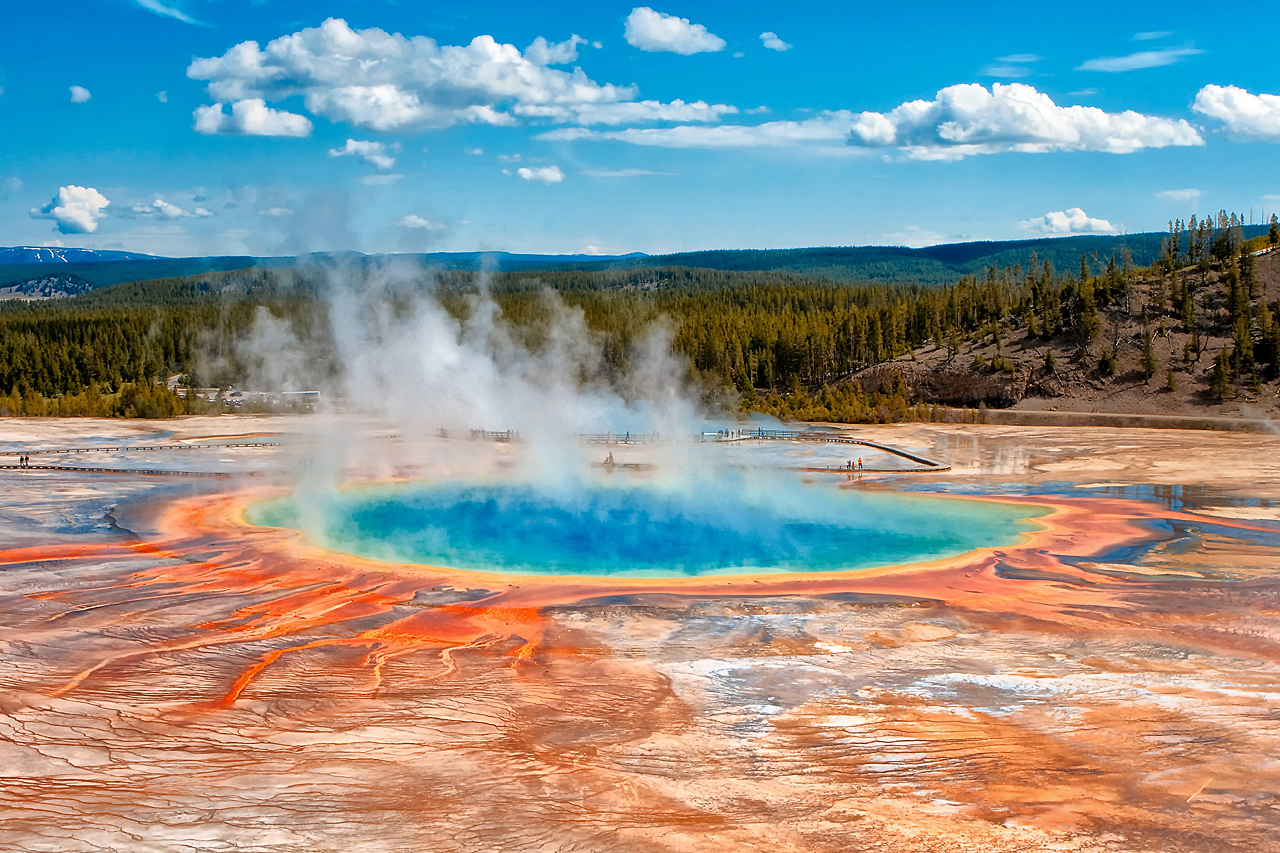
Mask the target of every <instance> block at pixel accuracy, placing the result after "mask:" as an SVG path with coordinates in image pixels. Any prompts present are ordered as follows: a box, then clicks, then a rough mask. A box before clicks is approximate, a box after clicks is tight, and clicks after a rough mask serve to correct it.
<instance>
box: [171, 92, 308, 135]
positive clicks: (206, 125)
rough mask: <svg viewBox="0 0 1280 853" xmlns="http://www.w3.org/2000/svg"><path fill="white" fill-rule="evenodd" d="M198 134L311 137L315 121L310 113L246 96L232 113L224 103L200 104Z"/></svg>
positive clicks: (197, 119) (196, 122)
mask: <svg viewBox="0 0 1280 853" xmlns="http://www.w3.org/2000/svg"><path fill="white" fill-rule="evenodd" d="M193 116H194V117H195V130H196V132H197V133H225V134H241V135H244V136H310V135H311V120H310V119H308V118H307V117H306V116H300V115H297V114H295V113H290V112H285V111H284V110H276V109H272V108H271V107H269V106H267V105H266V102H264V101H263V100H262V99H261V98H245V99H243V100H240V101H236V102H234V103H233V104H232V105H231V114H230V115H228V114H227V113H225V112H223V111H222V104H221V103H217V104H212V105H210V106H206V107H196V109H195V112H194V113H193Z"/></svg>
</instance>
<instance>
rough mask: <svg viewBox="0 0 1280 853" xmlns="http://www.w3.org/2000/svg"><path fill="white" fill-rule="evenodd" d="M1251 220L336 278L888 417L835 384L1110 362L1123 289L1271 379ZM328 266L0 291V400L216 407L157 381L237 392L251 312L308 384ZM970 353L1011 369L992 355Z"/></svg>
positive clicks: (771, 409) (156, 411) (799, 413)
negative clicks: (1047, 354) (1053, 244)
mask: <svg viewBox="0 0 1280 853" xmlns="http://www.w3.org/2000/svg"><path fill="white" fill-rule="evenodd" d="M1254 230H1257V229H1254ZM1249 234H1250V232H1249V230H1248V229H1247V228H1246V227H1245V226H1243V225H1242V223H1241V221H1240V218H1239V217H1238V216H1235V215H1228V214H1226V213H1225V212H1224V213H1221V214H1219V215H1218V216H1215V217H1211V218H1208V219H1206V220H1201V221H1197V220H1196V218H1195V217H1193V218H1192V219H1191V220H1189V221H1188V222H1185V223H1184V222H1182V221H1178V222H1173V223H1170V229H1169V232H1168V233H1167V234H1165V235H1163V236H1162V239H1161V247H1160V250H1159V252H1158V254H1157V256H1156V257H1155V259H1154V260H1153V261H1152V262H1151V264H1150V265H1149V266H1148V267H1141V266H1138V265H1137V264H1136V263H1134V262H1133V260H1132V258H1131V256H1130V255H1129V254H1128V253H1126V252H1123V251H1121V252H1118V253H1116V254H1103V253H1102V252H1100V251H1094V252H1080V253H1078V254H1076V255H1075V258H1074V263H1072V264H1070V265H1067V266H1065V268H1064V265H1060V264H1059V263H1057V262H1055V260H1054V257H1055V256H1049V257H1044V256H1041V255H1039V253H1038V252H1035V251H1034V250H1033V251H1032V252H1030V253H1028V255H1027V258H1026V262H1025V263H1023V262H1020V261H1019V262H1015V263H1012V264H1009V265H1005V266H997V265H991V266H987V267H984V268H982V269H980V270H979V271H977V272H974V273H969V274H966V275H964V276H962V277H961V278H960V280H959V281H957V282H955V283H953V284H947V285H941V286H937V285H929V284H928V283H920V282H917V283H862V284H845V283H840V282H836V281H833V280H831V279H830V278H826V277H823V276H820V275H815V274H809V273H801V272H792V271H785V270H782V271H757V270H731V269H713V268H707V267H690V266H676V265H658V266H649V265H645V266H635V265H625V266H623V265H618V264H613V265H611V266H609V267H606V268H603V269H557V270H537V271H531V270H527V271H512V272H496V273H486V274H482V273H478V272H476V271H474V270H459V269H452V270H451V269H440V270H435V271H430V272H428V271H424V270H423V269H422V268H421V267H420V266H416V265H408V266H406V265H405V264H403V263H402V262H401V261H400V260H397V259H390V260H381V261H378V260H376V259H368V258H365V259H363V260H361V261H360V262H359V263H358V264H355V265H351V266H348V267H343V268H342V274H344V275H354V276H369V277H378V278H380V279H390V280H392V281H394V282H395V286H394V287H392V288H391V289H390V290H389V291H388V298H389V299H390V300H391V302H392V303H393V304H399V305H400V306H401V307H402V308H407V307H408V306H409V305H411V304H412V301H413V300H414V299H417V298H420V297H421V296H422V295H424V294H426V293H428V292H429V293H432V294H434V295H435V297H436V298H438V299H439V300H440V301H441V303H442V304H443V305H444V306H445V307H446V309H447V310H448V311H449V312H450V313H451V314H453V315H454V316H455V317H458V318H463V317H465V316H466V315H467V314H468V312H469V311H470V310H471V307H472V305H473V304H474V302H473V301H472V299H471V297H472V296H473V295H474V294H476V293H477V292H479V291H480V289H481V288H482V287H483V288H484V289H485V291H486V292H487V293H488V294H490V295H491V297H492V298H493V300H494V301H495V302H496V303H497V305H498V306H499V307H500V309H501V310H502V312H503V315H504V316H505V318H506V319H507V320H508V321H509V322H510V323H512V324H513V326H514V327H515V328H516V329H517V330H518V331H519V334H520V335H521V336H522V337H523V338H524V341H525V343H526V344H527V345H529V346H532V347H536V346H538V345H539V341H540V340H541V339H542V336H543V335H545V333H546V331H547V327H548V324H549V323H550V322H551V318H552V315H553V313H554V312H553V310H552V305H551V303H550V301H549V300H548V298H547V292H548V291H551V292H553V293H555V294H556V295H557V296H558V298H559V299H560V300H561V301H562V302H563V303H564V304H566V305H568V306H570V307H573V308H577V309H580V310H581V311H582V312H583V316H584V318H585V322H586V324H587V326H588V327H589V328H590V329H591V330H592V332H593V334H594V335H595V336H596V337H597V339H598V342H599V344H600V352H601V354H602V355H601V363H600V364H599V365H598V367H597V368H596V369H595V371H594V372H593V377H592V378H595V379H598V380H600V381H610V380H611V379H616V378H617V377H619V376H622V375H624V374H625V373H626V372H627V371H628V370H630V359H631V357H632V354H633V352H634V351H635V349H636V346H637V345H638V343H639V342H638V340H637V336H638V335H639V334H641V333H642V330H643V329H645V328H646V327H647V326H649V325H650V324H651V323H652V322H654V321H657V320H659V319H662V318H666V319H667V320H668V321H669V322H670V323H671V325H672V326H673V328H674V339H673V347H674V349H675V350H676V351H677V352H678V353H680V354H682V355H684V356H685V357H687V359H688V362H689V372H690V376H691V378H692V379H693V380H695V381H696V382H697V383H699V385H700V386H701V387H702V388H703V389H705V391H706V394H707V396H708V397H709V398H715V399H720V400H729V399H732V400H735V401H736V403H737V405H740V406H741V407H742V408H743V409H745V410H756V411H763V412H768V413H771V414H775V415H779V416H783V417H798V418H803V419H814V420H843V421H867V420H893V419H904V418H912V417H923V416H928V414H927V407H921V406H920V405H917V404H918V403H919V401H917V400H911V399H909V398H908V397H909V395H908V392H907V390H906V389H905V388H904V387H903V385H902V383H901V381H900V380H899V381H895V382H893V383H888V384H886V385H885V386H884V387H881V388H879V389H878V390H877V389H871V390H869V391H868V390H864V389H863V388H862V387H861V386H860V385H859V384H857V383H850V382H847V381H846V380H848V379H849V377H851V376H853V375H854V374H855V373H857V372H858V371H861V370H863V369H864V368H867V367H870V366H873V365H877V364H880V363H882V362H886V361H889V360H892V359H895V358H900V357H903V356H909V355H910V354H912V353H914V352H915V351H917V350H920V349H921V348H922V347H926V346H928V345H932V346H934V347H936V348H939V349H943V348H945V349H946V350H947V351H948V352H950V353H951V354H952V356H953V357H954V355H955V353H957V352H958V351H959V350H960V346H961V343H962V342H970V343H975V342H982V341H985V340H986V339H988V338H990V339H992V340H993V341H995V342H996V346H997V350H999V346H1000V342H1001V341H1002V340H1005V339H1006V338H1009V339H1011V338H1012V337H1015V336H1016V337H1020V338H1021V339H1022V340H1023V341H1024V342H1025V341H1032V342H1057V343H1058V344H1059V345H1064V346H1066V347H1067V348H1068V351H1069V352H1071V353H1072V357H1073V358H1076V359H1078V360H1080V361H1081V362H1082V363H1083V362H1085V361H1088V360H1090V359H1097V358H1099V355H1101V357H1102V359H1103V362H1102V363H1105V358H1106V357H1107V356H1108V355H1110V356H1111V357H1112V359H1113V362H1114V356H1115V351H1116V349H1117V348H1118V346H1119V339H1118V338H1117V341H1116V343H1115V344H1114V345H1112V347H1111V349H1110V350H1108V349H1107V348H1106V344H1107V342H1105V341H1100V340H1099V329H1100V321H1099V316H1100V314H1102V313H1104V312H1107V311H1116V310H1119V307H1120V306H1121V305H1122V304H1123V306H1124V310H1126V311H1128V312H1130V314H1131V315H1132V313H1133V312H1134V310H1135V308H1134V305H1133V302H1134V299H1135V297H1136V298H1137V300H1138V302H1139V303H1140V304H1139V306H1138V309H1137V310H1139V311H1140V313H1141V322H1142V329H1143V335H1144V340H1145V346H1146V347H1147V349H1150V348H1151V335H1152V333H1153V331H1154V329H1155V327H1156V326H1157V324H1159V325H1160V327H1161V328H1163V327H1164V325H1165V324H1168V325H1169V326H1179V327H1181V328H1183V329H1185V330H1186V332H1187V333H1188V334H1191V333H1194V334H1195V335H1196V336H1197V337H1196V338H1195V340H1197V341H1200V340H1202V338H1201V337H1199V336H1201V335H1203V339H1211V338H1213V337H1214V336H1218V337H1221V338H1222V339H1223V340H1224V341H1226V342H1227V343H1228V344H1230V351H1229V352H1228V351H1227V349H1226V344H1224V349H1223V353H1222V355H1221V358H1220V359H1218V361H1221V362H1222V364H1218V363H1217V361H1215V365H1214V371H1215V382H1216V381H1218V380H1217V372H1219V369H1221V371H1222V372H1224V373H1225V374H1226V376H1227V380H1225V381H1245V380H1246V378H1248V377H1251V376H1252V377H1255V379H1256V377H1258V376H1260V375H1266V376H1269V377H1270V376H1275V375H1276V373H1277V370H1278V368H1280V344H1278V341H1280V331H1277V330H1280V323H1276V322H1274V319H1273V318H1274V316H1275V311H1277V310H1280V305H1270V304H1268V303H1267V302H1266V300H1265V298H1260V296H1259V292H1258V287H1257V277H1256V275H1255V273H1254V263H1255V259H1254V255H1253V253H1254V252H1257V251H1260V250H1262V249H1264V248H1266V247H1268V246H1276V245H1277V244H1280V227H1278V226H1277V224H1276V223H1275V221H1274V217H1273V223H1272V225H1271V226H1270V228H1269V229H1266V230H1264V232H1263V233H1262V234H1259V235H1256V236H1252V237H1250V236H1249ZM1058 242H1066V241H1058ZM1083 245H1090V244H1083ZM972 251H978V250H976V249H975V250H972ZM957 257H958V256H957ZM980 257H981V256H980ZM646 260H652V259H646ZM338 263H339V262H338V261H328V262H326V263H324V264H321V265H312V266H307V265H291V266H284V267H274V268H271V267H252V268H247V269H238V270H230V271H215V272H206V273H202V274H199V275H195V276H183V277H173V278H159V279H154V280H148V281H136V282H127V283H122V284H117V285H114V286H110V287H105V288H98V289H94V290H92V291H90V292H88V293H84V294H82V295H80V296H76V297H73V298H69V299H62V300H49V301H42V302H16V301H7V302H0V413H7V414H28V415H40V414H48V415H123V416H141V417H163V416H170V415H173V414H178V413H182V412H192V411H201V410H215V411H220V410H222V408H221V407H222V405H223V403H222V402H221V401H219V400H213V401H203V402H202V401H201V400H200V399H198V398H197V396H196V394H194V393H186V394H185V395H182V396H180V395H179V394H176V393H174V391H173V390H171V389H170V388H169V387H167V386H166V384H165V382H166V380H167V379H168V378H169V377H171V376H174V375H178V376H180V377H181V380H180V382H181V384H182V386H184V388H185V389H194V388H211V387H212V388H223V389H226V388H233V387H234V388H244V387H245V385H246V383H248V382H251V381H252V380H253V378H254V376H255V368H256V366H255V364H254V363H253V357H252V356H250V355H248V354H246V351H245V348H244V347H243V346H242V343H243V342H244V341H245V340H247V339H248V337H249V336H250V335H251V333H252V331H253V329H254V326H255V323H258V322H260V319H261V317H262V316H264V312H265V313H266V314H269V315H270V316H271V317H273V318H275V319H276V320H277V321H280V322H283V323H285V324H287V325H288V326H289V327H290V328H291V329H292V330H293V333H294V335H295V336H296V338H297V339H298V341H299V345H300V346H301V347H302V348H304V349H305V351H306V352H307V354H308V356H309V358H308V362H309V363H310V364H311V365H312V370H313V373H312V375H310V376H308V377H305V381H308V382H315V383H316V384H317V385H321V386H323V385H324V384H325V383H326V381H327V380H328V379H330V378H332V377H333V376H334V375H336V374H337V373H339V372H340V371H341V370H342V365H341V364H337V363H335V362H334V347H333V345H332V340H331V337H330V335H331V331H330V324H329V320H330V318H329V311H330V302H329V301H328V299H327V296H328V295H329V294H328V290H329V288H330V285H329V284H328V282H329V281H331V280H332V275H333V273H334V268H335V266H336V265H337V264H338ZM1157 282H1158V285H1157ZM1149 328H1150V330H1151V331H1148V329H1149ZM1201 351H1203V349H1202V350H1201ZM1199 354H1200V353H1197V359H1198V357H1199ZM1189 364H1190V362H1189V361H1188V365H1189ZM982 367H983V369H986V370H992V371H1001V370H1007V369H1010V368H1009V365H1008V364H1005V363H1003V362H993V363H990V364H984V365H982ZM1046 369H1052V367H1051V365H1047V366H1046ZM1188 369H1190V367H1188ZM1170 370H1171V371H1172V367H1171V368H1170ZM1215 387H1216V386H1215ZM261 390H279V389H261ZM202 407H203V408H202Z"/></svg>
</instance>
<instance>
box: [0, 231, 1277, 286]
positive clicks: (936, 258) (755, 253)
mask: <svg viewBox="0 0 1280 853" xmlns="http://www.w3.org/2000/svg"><path fill="white" fill-rule="evenodd" d="M1264 233H1266V226H1263V225H1250V226H1245V228H1244V235H1245V236H1246V237H1253V236H1256V235H1258V234H1264ZM1167 236H1168V235H1167V234H1166V233H1165V232H1162V231H1152V232H1146V233H1140V234H1128V235H1123V236H1120V235H1105V234H1078V235H1074V236H1069V237H1038V238H1033V239H1029V240H1004V241H973V242H967V243H945V244H942V245H938V246H926V247H924V248H919V249H912V248H908V247H906V246H843V247H842V246H827V247H813V248H803V249H716V250H709V251H698V252H678V253H674V254H667V255H646V254H643V253H641V252H632V253H630V254H626V255H538V254H513V253H510V252H433V253H423V254H404V255H365V254H362V253H360V252H315V253H312V254H309V255H301V256H298V257H252V256H247V255H224V256H210V257H199V258H163V257H157V256H154V255H143V254H139V253H136V252H119V251H96V250H91V249H62V248H59V249H46V248H32V247H21V246H19V247H14V248H8V249H6V248H0V290H5V289H9V290H10V291H14V292H18V291H21V292H30V291H31V288H32V287H34V286H35V283H36V282H41V281H44V280H46V279H47V277H48V275H49V274H50V264H57V265H58V271H59V273H60V274H65V275H67V276H72V277H74V288H75V289H76V290H77V291H78V290H80V289H81V288H84V289H93V288H99V287H107V286H109V285H113V284H120V283H122V282H126V281H141V280H146V279H156V278H181V277H185V276H189V275H196V274H199V273H204V272H223V271H227V270H236V269H245V268H247V267H290V266H306V265H317V266H330V265H339V264H343V263H357V264H361V265H366V264H397V263H417V264H420V265H421V266H422V267H423V268H428V269H429V268H433V267H434V268H443V269H487V270H492V271H494V272H531V271H537V270H547V271H565V270H582V271H591V270H601V269H617V268H623V269H627V268H638V267H668V266H671V267H692V268H703V269H716V270H725V271H732V272H746V271H758V272H785V273H792V274H797V275H810V276H814V277H817V278H824V279H827V280H829V281H835V282H841V283H853V282H858V283H870V284H921V285H926V286H930V285H941V284H949V283H951V282H954V281H957V280H959V279H960V278H961V277H963V276H965V275H975V274H981V273H982V272H983V270H985V269H987V268H989V267H993V266H994V267H997V268H1004V267H1012V266H1015V265H1018V264H1021V265H1022V266H1023V267H1026V266H1027V264H1028V263H1029V261H1030V259H1031V256H1032V253H1034V254H1035V256H1036V258H1037V259H1038V261H1039V262H1043V261H1045V260H1048V261H1050V262H1051V263H1052V264H1053V266H1054V268H1055V269H1057V270H1060V271H1064V272H1070V271H1074V270H1076V269H1078V268H1079V264H1080V258H1081V256H1082V255H1083V256H1086V257H1088V258H1089V261H1090V264H1091V265H1095V266H1096V265H1105V264H1106V263H1107V262H1108V261H1109V260H1110V259H1111V258H1112V257H1114V258H1115V259H1116V262H1117V263H1120V262H1121V259H1122V257H1123V253H1124V251H1125V250H1127V251H1128V252H1129V255H1130V258H1131V260H1132V263H1133V264H1134V265H1135V266H1139V267H1146V266H1150V265H1151V264H1152V263H1153V262H1155V260H1156V259H1157V258H1159V256H1160V251H1161V246H1162V244H1163V241H1164V240H1165V239H1166V237H1167ZM78 253H82V254H78ZM33 258H34V259H35V260H33ZM67 282H68V283H71V282H72V278H68V279H67Z"/></svg>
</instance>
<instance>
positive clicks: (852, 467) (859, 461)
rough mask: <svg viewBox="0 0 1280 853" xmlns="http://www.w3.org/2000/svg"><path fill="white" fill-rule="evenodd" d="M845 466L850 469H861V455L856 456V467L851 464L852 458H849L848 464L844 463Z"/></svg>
mask: <svg viewBox="0 0 1280 853" xmlns="http://www.w3.org/2000/svg"><path fill="white" fill-rule="evenodd" d="M845 467H846V468H848V469H849V470H850V471H861V470H862V457H861V456H859V457H858V465H857V467H856V468H855V467H854V464H853V460H852V459H850V460H849V464H848V465H846V466H845Z"/></svg>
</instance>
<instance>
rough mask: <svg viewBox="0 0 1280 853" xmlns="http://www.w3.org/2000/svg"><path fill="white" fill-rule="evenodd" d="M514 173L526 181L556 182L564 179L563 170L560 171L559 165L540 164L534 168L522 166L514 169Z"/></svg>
mask: <svg viewBox="0 0 1280 853" xmlns="http://www.w3.org/2000/svg"><path fill="white" fill-rule="evenodd" d="M516 175H517V176H518V177H521V178H523V179H524V180H526V181H542V182H543V183H544V184H558V183H560V182H561V181H563V180H564V172H562V171H560V167H559V166H541V167H539V168H536V169H530V168H529V167H528V166H522V167H520V168H519V169H516Z"/></svg>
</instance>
